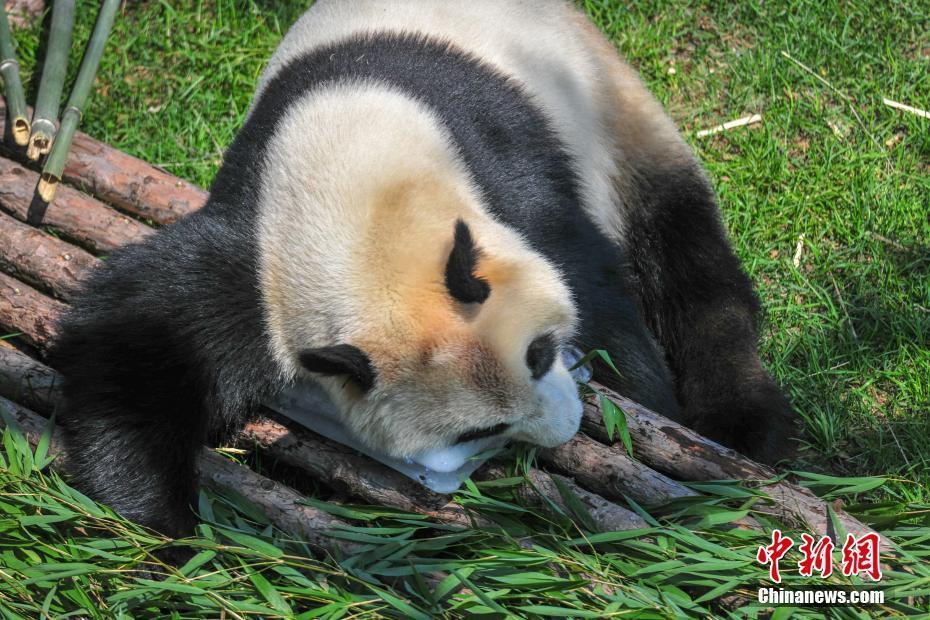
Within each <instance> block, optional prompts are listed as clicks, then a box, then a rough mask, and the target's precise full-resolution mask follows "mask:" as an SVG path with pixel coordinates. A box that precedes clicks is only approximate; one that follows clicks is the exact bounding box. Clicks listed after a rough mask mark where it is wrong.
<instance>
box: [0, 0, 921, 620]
mask: <svg viewBox="0 0 930 620" xmlns="http://www.w3.org/2000/svg"><path fill="white" fill-rule="evenodd" d="M626 4H627V3H620V2H617V1H614V0H603V1H596V0H588V1H586V2H584V3H583V5H584V7H585V9H586V10H587V12H588V13H589V15H590V16H591V17H592V18H593V19H594V20H595V21H596V22H597V23H598V24H599V26H600V27H601V29H602V30H603V31H604V32H605V33H606V34H607V35H608V36H609V37H610V38H611V40H612V41H613V42H614V43H615V44H616V46H617V48H618V49H619V50H620V51H621V52H622V53H623V54H624V55H625V56H626V57H627V58H628V59H629V60H630V61H631V62H632V64H633V65H634V66H636V67H637V68H638V69H639V70H640V71H641V72H642V74H643V77H644V79H645V80H646V82H647V84H648V85H649V86H650V88H652V89H653V91H654V92H655V93H656V94H657V95H658V97H659V99H660V100H661V101H662V102H663V103H664V104H665V105H666V106H667V108H668V110H669V111H670V113H671V115H672V117H673V118H674V119H675V120H676V122H678V124H679V125H680V126H681V127H682V129H683V131H684V133H685V135H686V136H687V138H688V140H689V141H690V142H691V143H692V144H693V146H694V148H695V149H696V151H697V153H698V155H699V157H700V159H701V160H702V161H703V162H704V163H705V165H706V166H707V169H708V171H709V174H710V176H711V178H712V179H713V182H714V184H715V186H716V187H717V189H718V191H719V194H720V201H721V205H722V211H723V215H724V218H725V220H726V223H727V225H728V227H729V230H730V234H731V237H732V239H733V240H734V242H735V244H736V247H737V250H738V252H739V254H740V256H741V257H742V259H743V260H744V262H745V265H746V268H747V270H748V271H749V273H750V275H751V276H752V278H753V280H754V281H755V282H756V284H757V286H758V287H759V290H760V292H761V295H762V298H763V302H764V305H765V308H766V311H767V321H766V326H765V329H764V338H763V343H762V349H763V353H764V358H765V360H766V361H767V363H768V364H769V366H770V367H771V368H772V369H773V371H774V373H775V375H776V376H777V377H778V379H779V381H780V382H781V383H782V384H783V385H784V386H785V387H786V389H787V391H788V392H789V393H790V395H791V397H792V399H793V401H794V403H795V406H796V408H797V410H798V412H799V414H800V416H801V418H802V424H801V425H800V426H799V436H800V438H801V442H802V450H801V451H800V453H799V455H798V458H797V460H796V462H794V463H791V464H790V467H791V469H795V470H803V471H814V472H828V473H832V474H836V475H840V476H856V477H860V478H861V479H859V480H858V481H857V482H856V483H854V484H853V485H852V486H854V487H855V488H854V489H843V488H841V487H842V486H844V485H841V484H834V485H818V486H817V487H816V489H815V490H817V491H818V492H820V493H822V494H825V495H826V496H827V497H830V498H833V497H841V498H843V499H844V500H845V501H846V502H847V505H849V504H852V505H853V506H852V508H851V510H852V511H853V512H854V513H856V514H857V516H859V517H860V518H862V519H864V520H867V521H871V522H873V523H875V524H876V527H879V528H880V529H882V531H883V532H885V533H886V534H887V535H888V536H890V537H891V538H892V540H894V541H895V542H896V543H897V544H899V545H900V546H901V548H902V550H903V551H902V553H903V556H902V557H903V559H902V560H900V561H899V562H897V563H894V564H893V565H892V566H890V567H889V569H888V570H886V581H885V583H886V585H889V586H892V589H895V591H896V594H895V596H896V598H893V599H892V598H890V597H891V596H892V595H891V593H889V595H888V596H889V599H888V600H887V601H886V605H885V606H884V607H882V608H881V610H882V612H883V613H892V612H897V613H902V614H906V613H917V612H918V611H919V610H922V611H924V612H930V597H928V590H927V583H930V564H928V562H930V542H928V540H930V119H927V118H921V117H919V116H916V115H913V114H909V113H907V112H903V111H900V110H896V109H893V108H891V107H888V106H887V105H884V104H883V98H888V99H891V100H894V101H899V102H903V103H906V104H910V105H912V106H915V107H917V108H922V109H925V110H926V109H930V2H927V0H910V1H907V2H903V1H902V2H870V1H868V0H858V1H848V2H836V1H831V0H828V1H824V2H802V3H791V7H788V6H787V5H788V3H780V2H758V1H756V0H752V1H746V2H740V3H727V2H711V3H708V5H705V6H702V7H700V8H695V7H685V6H683V5H684V3H679V2H672V1H666V0H661V1H659V0H655V1H643V2H637V3H636V6H635V7H630V6H626ZM95 5H96V3H95V2H89V1H86V0H82V1H80V2H78V7H79V8H78V15H79V20H80V24H79V27H78V30H77V33H76V44H75V45H76V47H77V46H78V45H80V46H81V47H83V44H84V42H85V41H86V38H87V36H88V34H89V32H90V29H91V27H92V24H93V18H94V14H95V12H94V10H93V7H94V6H95ZM307 5H309V2H271V1H268V0H235V1H234V0H213V1H210V2H207V1H204V2H193V1H185V2H164V1H163V2H155V1H143V2H131V3H127V5H126V6H125V7H124V9H123V11H122V12H121V14H120V16H119V17H118V21H117V25H116V27H115V29H114V33H113V35H112V37H111V40H110V44H109V45H110V46H109V48H108V50H107V53H106V55H105V57H104V61H103V64H102V66H101V69H100V73H99V77H98V80H97V85H96V92H95V94H94V95H93V99H92V102H91V104H90V107H89V108H88V110H87V112H86V116H85V120H84V125H83V129H84V131H86V132H88V133H90V134H91V135H93V136H95V137H96V138H99V139H101V140H104V141H107V142H109V143H111V144H113V145H115V146H117V147H119V148H121V149H123V150H125V151H127V152H129V153H132V154H134V155H137V156H139V157H141V158H143V159H146V160H148V161H150V162H153V163H156V164H158V165H160V166H162V167H164V168H166V169H167V170H169V171H171V172H172V173H174V174H176V175H178V176H181V177H184V178H186V179H189V180H191V181H194V182H197V183H199V184H202V185H204V186H207V185H209V182H210V180H211V178H212V177H213V175H214V174H215V172H216V170H217V168H218V166H219V163H220V159H221V156H222V151H223V148H224V146H225V145H226V144H228V143H229V142H230V141H231V139H232V137H233V135H234V134H235V132H236V130H237V128H238V127H239V125H240V123H241V120H242V117H243V115H244V114H245V111H246V109H247V107H248V104H249V101H250V97H251V93H252V89H253V87H254V84H255V81H256V79H257V77H258V75H259V73H260V71H261V68H262V66H263V63H264V62H265V60H267V58H268V57H269V56H270V55H271V53H272V51H273V49H274V48H275V46H276V44H277V42H278V41H279V40H280V38H281V36H282V35H283V33H284V32H285V30H286V29H287V27H288V25H289V24H290V23H292V22H293V21H294V20H295V19H296V17H297V16H298V15H299V14H300V13H301V12H302V10H303V9H304V8H305V7H306V6H307ZM37 36H38V30H37V29H33V30H31V31H30V30H26V31H21V32H19V33H18V34H17V39H18V42H19V53H20V62H21V64H22V66H23V68H24V73H25V75H24V77H25V78H26V79H29V77H30V70H31V68H32V66H33V63H34V59H35V55H36V53H37V47H38V45H37V44H38V39H37ZM75 64H76V63H75ZM75 71H76V68H73V70H72V74H73V73H74V72H75ZM36 87H37V80H36V81H33V83H32V84H31V90H30V92H29V93H28V96H29V99H30V100H34V97H35V89H36ZM752 113H759V114H762V116H763V117H764V121H763V122H762V123H760V124H756V125H753V126H751V127H743V128H739V129H733V130H730V131H727V132H724V133H719V134H716V135H714V136H711V137H704V138H699V137H697V136H696V132H697V130H699V129H702V128H708V127H712V126H714V125H717V124H720V123H723V122H725V121H729V120H732V119H735V118H739V117H743V116H746V115H749V114H752ZM4 439H5V443H4V447H3V454H2V458H3V463H2V465H3V467H0V614H2V615H4V616H5V617H24V618H33V617H37V616H38V615H39V614H40V613H43V612H44V613H46V614H47V615H50V616H60V615H62V614H66V613H68V612H78V614H84V615H90V616H93V615H95V614H100V615H101V616H107V617H108V616H111V615H120V614H123V615H125V616H126V617H129V616H130V615H136V616H147V615H151V614H153V613H154V610H156V609H158V610H160V611H161V612H163V613H174V614H176V617H219V616H220V613H221V612H223V613H225V617H241V616H246V615H250V614H255V615H261V616H269V615H281V616H285V617H288V616H290V615H293V614H296V613H298V612H301V611H304V612H307V611H308V610H310V609H311V608H313V607H316V608H317V609H316V611H315V612H308V614H306V615H305V616H304V617H316V616H315V615H312V614H316V615H319V616H321V617H340V616H343V617H350V616H353V617H354V616H356V615H361V616H366V615H372V616H377V615H393V616H399V617H412V616H422V617H426V615H427V614H440V613H442V614H449V615H457V614H479V613H485V614H493V615H501V614H503V613H504V612H505V611H506V612H508V613H511V614H514V615H520V616H526V617H533V616H554V615H563V616H572V617H604V616H611V615H623V616H629V615H635V616H637V617H641V616H642V617H678V616H681V615H691V616H697V617H705V616H706V615H708V614H711V613H713V614H717V615H727V614H731V615H733V616H734V617H744V616H748V617H756V616H759V615H760V614H761V615H763V616H764V615H765V614H764V613H762V610H763V609H764V608H762V607H758V606H754V605H752V604H751V603H752V600H753V599H754V596H755V589H756V588H757V587H758V584H759V582H760V579H761V578H762V577H764V569H763V568H762V567H760V566H758V565H756V564H755V563H754V557H755V551H756V548H757V547H758V545H759V544H760V543H764V542H766V540H765V537H763V536H761V535H759V534H758V533H753V532H747V531H744V530H738V529H733V528H732V527H731V526H729V525H727V524H726V523H724V522H728V521H731V520H733V518H735V517H738V516H740V515H743V514H746V513H747V511H748V512H751V513H752V514H753V515H755V516H756V518H758V519H759V520H762V521H765V520H766V517H765V516H764V515H760V514H757V513H756V512H754V511H753V509H752V503H753V494H752V493H751V492H750V491H747V490H744V489H740V488H739V487H738V486H737V485H735V484H721V485H719V486H718V487H717V493H716V494H715V495H714V494H712V495H711V496H710V498H704V499H701V500H699V501H695V502H690V503H687V504H679V505H677V506H673V507H668V508H665V509H661V510H657V511H653V516H655V517H656V518H657V519H658V520H653V521H652V523H654V526H653V527H651V528H650V529H649V530H648V531H642V532H638V533H636V536H629V535H628V534H622V533H621V534H610V533H606V534H593V533H591V532H589V531H587V530H585V529H584V528H583V526H575V525H573V524H572V521H571V519H569V518H564V519H553V518H548V517H544V516H542V515H537V514H534V513H532V512H530V511H528V510H527V509H526V508H524V507H522V506H520V505H519V504H518V503H515V502H514V501H513V499H512V497H511V496H510V494H509V489H511V488H512V485H513V484H517V483H518V482H519V481H518V480H509V481H503V482H502V483H500V484H498V485H485V486H482V487H470V488H469V489H466V490H465V491H464V492H462V493H461V494H460V495H459V499H460V501H461V502H462V503H463V504H466V505H468V506H470V507H471V508H472V509H474V510H476V511H478V512H480V513H481V514H484V515H485V516H490V517H492V518H494V519H496V520H497V521H498V522H499V523H501V524H502V525H504V526H505V527H506V532H504V531H501V532H493V531H482V532H479V531H470V530H466V531H443V530H440V529H436V528H432V527H429V526H428V524H427V523H426V522H425V521H424V520H423V519H422V518H421V517H414V516H410V515H397V514H388V513H385V511H384V510H380V509H372V508H369V507H358V508H334V510H340V512H342V513H343V516H347V517H349V518H354V519H357V523H358V524H359V526H358V529H357V530H355V531H353V532H349V533H348V535H350V536H355V537H357V539H359V540H361V541H363V542H365V543H366V544H367V547H366V548H365V552H364V553H362V554H360V555H359V556H358V557H354V558H352V559H349V560H347V559H344V558H343V559H339V558H328V559H316V560H315V559H310V555H309V552H308V550H307V549H306V547H305V546H304V545H303V544H302V543H301V542H300V541H294V540H290V539H289V538H288V537H286V536H284V535H282V534H281V533H279V532H275V531H273V530H272V529H271V528H270V526H268V525H267V521H265V520H264V518H263V517H262V516H261V515H260V514H255V512H254V510H251V509H250V508H249V507H248V506H245V505H242V503H241V502H239V501H237V500H236V499H235V498H229V497H216V496H212V495H204V496H203V498H202V500H201V505H200V509H201V513H202V514H203V516H204V517H205V520H206V522H207V524H205V525H203V526H202V527H201V529H200V531H199V537H198V538H197V539H195V540H194V541H192V542H191V545H192V546H194V547H195V548H197V550H198V551H199V553H198V554H197V555H196V556H195V558H194V560H192V561H191V562H190V563H189V564H188V565H187V566H185V567H184V568H183V569H182V570H181V571H180V572H179V571H174V570H171V569H168V568H167V567H166V568H164V570H165V571H166V572H169V573H170V574H171V576H170V577H169V578H168V579H167V580H166V581H161V582H156V581H147V580H145V579H141V578H138V577H137V576H134V575H133V574H130V573H129V572H128V571H129V569H130V568H132V567H133V566H135V565H136V564H137V563H138V562H139V561H141V560H144V559H146V558H147V557H148V556H147V554H148V553H149V552H150V551H152V550H153V549H156V548H158V547H160V546H163V545H165V544H170V543H169V542H168V541H165V540H163V539H161V538H159V537H158V536H155V535H152V534H151V533H147V532H144V531H142V530H140V529H138V528H136V527H134V526H132V525H131V524H128V523H126V522H125V521H123V520H121V519H119V518H117V517H115V516H114V515H112V513H109V512H108V511H107V510H105V509H103V508H101V507H99V506H97V505H95V504H94V503H93V502H90V501H89V500H87V499H86V498H83V497H82V496H80V495H78V494H76V493H75V492H74V491H73V490H71V489H69V488H68V487H67V485H65V484H64V483H62V482H61V481H60V480H58V479H57V478H55V477H53V476H50V475H47V474H44V473H40V472H39V471H38V470H39V466H40V465H41V464H42V463H41V462H40V463H38V465H37V464H36V463H35V462H34V459H33V458H32V457H31V456H29V454H28V450H27V449H25V448H24V447H23V446H22V445H21V444H19V443H17V441H16V438H15V436H14V435H11V434H9V433H7V434H6V435H5V436H4ZM40 460H41V459H40ZM866 476H870V477H871V478H863V477H866ZM877 477H881V478H877ZM863 489H867V490H866V491H865V492H857V491H861V490H863ZM320 497H322V498H324V499H326V498H327V496H326V495H325V490H321V494H320ZM2 513H5V514H2ZM650 519H652V517H650ZM113 534H115V536H112V535H113ZM792 557H793V556H792ZM905 568H906V570H907V571H910V575H909V574H908V573H907V572H904V569H905ZM415 573H424V574H425V573H430V575H431V576H427V577H426V578H423V579H421V578H417V577H415V576H414V574H415ZM790 573H791V574H789V575H788V577H787V582H788V584H789V585H795V586H797V585H802V584H814V585H816V584H820V583H822V582H820V581H806V580H803V579H801V578H800V577H798V575H797V574H796V570H795V569H792V570H791V571H790ZM911 575H913V576H911ZM915 576H916V577H917V578H919V579H920V581H917V582H915ZM830 581H831V582H832V583H837V584H841V583H851V582H850V580H849V579H848V578H844V577H841V576H837V575H834V577H832V578H831V579H830ZM463 584H464V586H465V589H464V590H461V589H460V587H461V586H462V585H463ZM909 595H914V596H915V597H916V598H908V596H909ZM82 609H83V610H84V611H78V610H82ZM790 611H791V610H790V609H789V608H781V609H779V611H778V613H777V614H776V616H778V617H787V616H788V613H789V612H790ZM795 611H796V612H797V613H798V614H800V615H802V616H803V615H810V616H819V615H821V614H827V615H830V616H831V617H844V618H845V617H860V616H861V617H867V614H868V613H869V611H871V612H877V608H864V610H854V609H852V608H839V607H837V608H825V609H806V610H795ZM782 614H783V615H782Z"/></svg>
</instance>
